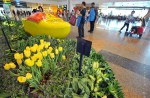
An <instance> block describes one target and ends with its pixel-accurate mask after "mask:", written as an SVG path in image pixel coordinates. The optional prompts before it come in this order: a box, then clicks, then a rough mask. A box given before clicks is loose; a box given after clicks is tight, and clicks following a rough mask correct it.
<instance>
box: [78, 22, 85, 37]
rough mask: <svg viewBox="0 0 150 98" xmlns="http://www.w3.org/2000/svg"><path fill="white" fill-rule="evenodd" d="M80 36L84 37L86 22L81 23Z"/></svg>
mask: <svg viewBox="0 0 150 98" xmlns="http://www.w3.org/2000/svg"><path fill="white" fill-rule="evenodd" d="M78 33H79V37H84V23H80V25H79V27H78Z"/></svg>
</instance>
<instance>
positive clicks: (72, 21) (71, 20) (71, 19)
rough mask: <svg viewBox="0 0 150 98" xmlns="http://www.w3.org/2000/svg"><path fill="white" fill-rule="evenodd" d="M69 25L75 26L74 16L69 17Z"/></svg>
mask: <svg viewBox="0 0 150 98" xmlns="http://www.w3.org/2000/svg"><path fill="white" fill-rule="evenodd" d="M69 23H70V24H71V25H72V26H75V24H76V16H75V15H72V16H71V18H70V21H69Z"/></svg>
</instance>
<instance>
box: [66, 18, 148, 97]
mask: <svg viewBox="0 0 150 98" xmlns="http://www.w3.org/2000/svg"><path fill="white" fill-rule="evenodd" d="M123 24H124V22H118V21H111V20H107V22H106V20H104V21H102V23H101V24H100V25H96V27H95V31H94V33H93V34H90V33H88V32H87V31H88V29H89V24H86V25H85V39H87V40H91V41H92V42H93V44H92V45H93V47H94V48H95V50H96V51H97V52H100V53H101V54H102V55H104V57H105V58H106V60H108V62H109V63H110V66H111V68H112V70H113V71H114V73H115V75H116V78H117V79H118V81H119V82H120V84H121V86H122V87H123V91H124V93H125V96H126V97H125V98H150V94H149V93H150V90H149V88H150V73H148V71H149V69H150V61H149V59H150V32H149V30H145V31H146V32H144V34H143V37H142V38H141V39H138V36H137V35H134V36H133V37H126V36H124V31H123V32H122V33H121V34H120V33H119V32H118V31H119V29H120V28H121V27H122V26H123ZM136 25H138V26H139V25H140V23H137V24H136ZM131 26H132V25H130V27H131ZM124 30H125V29H124ZM77 35H78V32H77V27H72V32H71V34H70V35H69V38H76V36H77Z"/></svg>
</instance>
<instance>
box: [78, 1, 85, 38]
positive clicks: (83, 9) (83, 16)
mask: <svg viewBox="0 0 150 98" xmlns="http://www.w3.org/2000/svg"><path fill="white" fill-rule="evenodd" d="M85 6H86V3H85V2H82V5H81V7H82V9H81V10H80V13H78V16H81V21H80V24H79V27H78V33H79V38H81V37H84V23H85V14H86V7H85Z"/></svg>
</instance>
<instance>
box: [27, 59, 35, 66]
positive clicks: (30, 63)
mask: <svg viewBox="0 0 150 98" xmlns="http://www.w3.org/2000/svg"><path fill="white" fill-rule="evenodd" d="M25 64H26V65H27V66H29V67H32V66H33V65H34V61H33V60H30V59H26V60H25Z"/></svg>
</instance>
